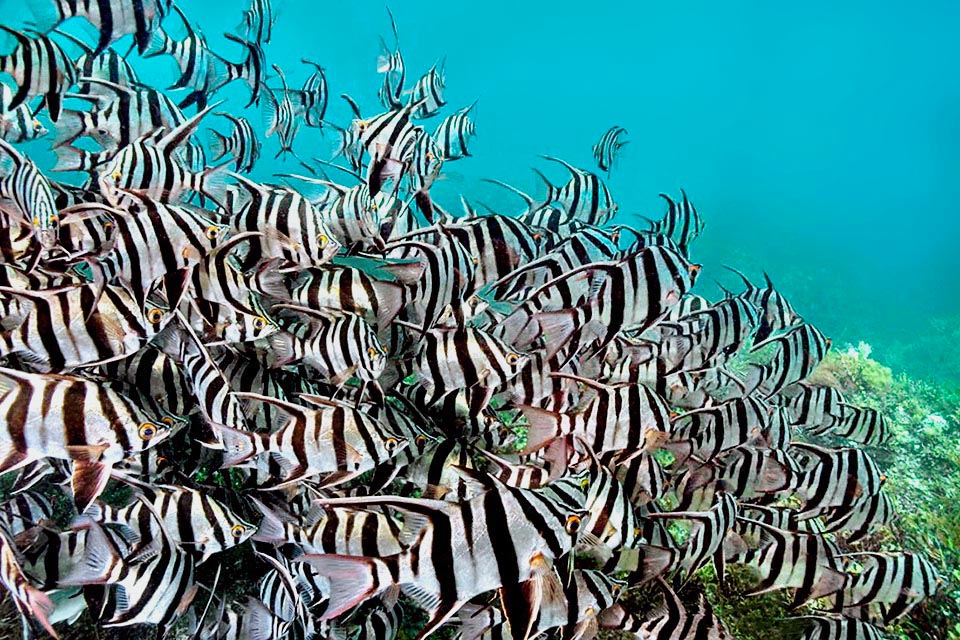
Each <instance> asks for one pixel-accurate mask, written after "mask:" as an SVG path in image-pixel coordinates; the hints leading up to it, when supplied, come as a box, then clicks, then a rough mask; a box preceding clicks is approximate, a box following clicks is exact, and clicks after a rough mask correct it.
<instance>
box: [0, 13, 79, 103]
mask: <svg viewBox="0 0 960 640" xmlns="http://www.w3.org/2000/svg"><path fill="white" fill-rule="evenodd" d="M0 30H2V31H4V32H6V33H8V34H9V35H10V36H12V37H13V39H14V40H15V41H16V43H17V46H16V48H15V49H14V50H13V51H12V52H11V53H9V54H7V55H3V56H0V73H5V74H7V75H9V76H10V77H11V78H13V81H14V83H15V84H16V85H17V91H16V92H15V93H14V94H13V97H12V98H11V99H10V101H9V102H5V103H4V105H3V109H4V110H5V111H12V110H14V109H16V108H17V107H19V106H20V105H22V104H23V103H24V102H25V101H27V100H28V99H29V98H32V97H35V96H42V100H41V103H42V105H43V106H45V107H46V108H47V113H48V114H49V116H50V120H52V121H53V122H56V121H57V120H58V119H59V118H60V110H61V108H62V104H63V97H64V94H65V93H66V91H67V89H69V88H70V87H71V86H73V85H74V84H76V82H77V70H76V67H74V64H73V61H72V60H71V59H70V56H68V55H67V53H66V52H65V51H64V50H63V48H62V47H61V46H60V45H59V44H57V42H56V41H55V40H53V39H52V38H49V37H47V36H45V35H43V34H41V33H37V32H28V33H23V32H20V31H15V30H14V29H11V28H10V27H7V26H4V25H0Z"/></svg>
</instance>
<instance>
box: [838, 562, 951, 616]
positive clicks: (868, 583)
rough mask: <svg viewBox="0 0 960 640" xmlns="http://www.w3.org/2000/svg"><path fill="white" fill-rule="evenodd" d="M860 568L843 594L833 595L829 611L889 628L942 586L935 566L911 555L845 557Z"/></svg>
mask: <svg viewBox="0 0 960 640" xmlns="http://www.w3.org/2000/svg"><path fill="white" fill-rule="evenodd" d="M843 557H844V559H845V560H846V561H854V562H856V563H858V564H859V565H860V572H859V573H857V574H855V575H851V576H850V578H849V579H848V581H847V584H846V586H844V588H843V591H841V592H840V593H838V594H836V595H834V597H833V598H832V600H833V602H832V603H831V607H830V609H829V610H831V611H837V612H840V611H843V612H844V613H845V614H847V615H851V614H852V616H851V617H857V618H861V619H865V620H868V621H871V622H874V621H875V622H877V623H879V624H882V625H888V624H890V623H891V622H893V621H894V620H896V619H897V618H900V617H901V616H904V615H906V614H907V613H909V612H910V611H911V610H912V609H913V608H914V607H915V606H917V605H918V604H919V603H920V602H921V601H922V600H924V599H925V598H928V597H930V596H932V595H934V594H936V592H937V590H938V589H939V587H940V584H941V583H942V582H943V579H942V578H940V576H939V575H938V573H937V570H936V568H935V567H934V566H933V564H932V563H931V562H930V561H929V560H927V559H926V558H924V557H923V556H922V555H920V554H918V553H913V552H909V551H903V552H896V553H884V552H875V553H874V552H863V553H848V554H844V556H843Z"/></svg>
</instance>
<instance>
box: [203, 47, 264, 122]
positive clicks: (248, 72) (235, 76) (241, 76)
mask: <svg viewBox="0 0 960 640" xmlns="http://www.w3.org/2000/svg"><path fill="white" fill-rule="evenodd" d="M223 37H224V38H226V39H227V40H230V41H231V42H235V43H237V44H239V45H240V46H242V47H243V48H244V50H245V52H246V55H245V56H244V58H243V60H241V61H240V62H231V61H229V60H227V59H225V58H221V57H220V56H219V55H217V54H216V53H213V52H212V51H211V52H210V55H212V56H213V57H214V59H215V63H214V64H215V65H216V64H218V63H219V65H220V67H215V75H216V77H218V78H220V79H219V80H218V81H217V83H216V84H215V85H214V86H213V87H212V88H211V89H210V93H211V94H213V93H216V92H217V91H219V90H220V89H222V88H223V87H225V86H227V85H228V84H230V83H231V82H233V81H234V80H243V81H244V82H245V83H246V84H247V86H248V87H250V100H249V101H248V102H247V104H246V105H245V107H244V108H247V109H248V108H250V107H252V106H253V105H255V104H260V93H261V91H262V90H263V87H265V86H266V84H265V83H264V79H265V77H266V73H267V69H266V66H267V62H266V57H265V56H264V53H263V48H262V47H261V46H260V44H261V43H260V42H259V41H251V40H248V39H244V38H239V37H237V36H235V35H233V34H230V33H225V34H223ZM221 67H222V70H221Z"/></svg>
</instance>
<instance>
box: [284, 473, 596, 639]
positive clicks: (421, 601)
mask: <svg viewBox="0 0 960 640" xmlns="http://www.w3.org/2000/svg"><path fill="white" fill-rule="evenodd" d="M487 486H488V489H487V491H485V492H484V493H482V494H480V495H479V496H477V497H475V498H472V499H471V500H469V501H468V502H465V503H462V504H459V505H457V504H451V503H448V502H444V501H437V500H416V499H410V498H400V497H393V496H382V497H365V498H348V499H335V500H323V501H322V503H323V504H325V505H329V506H347V505H354V506H356V507H359V508H368V507H369V506H375V505H385V506H388V507H390V508H391V509H392V510H395V511H399V512H400V513H402V514H404V516H405V524H404V529H403V532H402V533H401V538H400V539H401V541H403V540H405V539H406V540H410V541H412V542H413V543H414V544H413V546H412V547H411V548H410V549H409V550H407V551H405V552H404V553H401V554H398V555H394V556H387V557H385V558H371V557H356V556H342V555H332V554H320V555H312V554H307V555H305V556H301V557H302V558H303V559H304V560H306V561H309V562H310V563H311V564H313V565H314V566H315V567H316V568H317V569H318V570H319V572H320V574H321V575H326V576H327V577H328V578H329V579H330V585H331V589H330V592H331V599H330V606H329V607H328V609H327V610H326V611H325V612H324V614H323V617H324V618H331V617H334V616H337V615H339V614H341V613H343V612H344V611H346V610H348V609H350V608H351V607H353V606H354V605H355V604H356V603H358V602H361V601H363V600H365V599H368V598H370V597H373V596H375V595H377V594H379V593H381V592H383V591H384V590H386V589H388V588H389V587H391V586H392V585H398V586H399V587H400V588H401V589H402V590H403V591H404V592H405V593H407V594H408V595H410V596H411V597H412V598H413V599H414V601H415V602H416V603H417V604H418V605H419V606H420V607H421V608H424V609H426V611H427V614H428V615H429V617H430V619H429V621H428V622H427V623H426V624H425V625H424V627H423V628H422V629H421V630H420V633H419V635H418V636H417V637H418V638H421V639H422V638H425V637H426V636H428V635H430V634H431V633H432V632H433V631H434V630H435V629H437V627H439V626H440V625H442V624H443V623H444V622H446V621H447V620H448V619H449V618H450V617H451V616H453V615H454V614H456V612H457V611H458V610H459V609H460V608H461V607H462V606H463V604H464V603H465V602H466V601H468V600H470V599H471V598H473V597H475V596H477V595H479V594H481V593H484V592H486V591H490V590H493V589H498V588H505V589H508V590H510V591H511V593H516V590H517V589H519V588H520V585H521V583H529V584H531V585H532V584H536V583H538V582H540V581H541V580H543V578H542V577H541V576H543V575H544V574H545V573H546V572H547V570H548V568H549V566H550V564H551V562H552V561H553V560H555V559H557V558H559V557H561V556H563V555H564V554H566V553H568V552H569V551H570V550H572V549H573V547H574V545H575V544H576V542H577V539H578V537H579V532H580V528H581V525H582V514H583V511H582V508H583V501H584V499H585V496H584V487H583V486H582V484H581V480H580V479H579V478H576V477H569V478H563V479H561V480H558V481H556V482H553V483H551V484H550V485H548V486H547V487H545V488H543V489H539V490H526V489H514V488H511V487H507V486H505V485H501V484H499V483H496V482H495V481H492V480H491V481H489V484H488V485H487ZM428 550H429V551H428ZM451 563H456V566H457V567H458V571H456V572H450V571H449V567H450V566H452V565H451ZM530 581H533V582H530ZM507 597H510V596H507ZM512 600H513V599H512V597H511V601H512ZM517 604H518V605H519V606H521V607H522V606H523V603H519V602H518V603H517ZM536 613H537V607H536V606H534V607H533V608H532V610H527V611H526V615H527V618H528V619H532V618H533V617H534V616H535V615H536Z"/></svg>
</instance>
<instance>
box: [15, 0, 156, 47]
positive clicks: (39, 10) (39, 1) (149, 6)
mask: <svg viewBox="0 0 960 640" xmlns="http://www.w3.org/2000/svg"><path fill="white" fill-rule="evenodd" d="M29 4H30V8H31V9H32V10H33V12H34V15H35V16H36V18H37V22H38V23H39V25H40V27H41V28H42V29H51V28H53V27H55V26H57V25H59V24H60V23H62V22H65V21H66V20H69V19H70V18H74V17H82V18H84V19H86V20H87V21H88V22H89V23H90V24H91V25H93V27H94V28H95V29H96V30H97V31H98V32H99V39H98V40H97V46H96V50H95V51H94V54H99V53H100V52H101V51H103V50H105V49H106V48H107V47H108V46H110V44H111V43H113V42H116V41H117V40H119V39H120V38H122V37H123V36H125V35H131V34H132V35H133V39H134V43H135V44H136V46H137V49H138V51H139V52H140V54H143V53H144V52H145V51H146V50H147V47H148V46H149V45H150V36H151V35H152V34H153V32H154V31H155V30H156V29H157V28H159V26H160V22H161V21H162V20H163V18H164V17H165V16H167V15H168V14H169V13H170V9H171V6H172V4H173V2H172V1H171V0H132V1H131V0H126V1H124V0H97V1H96V2H92V1H91V0H82V1H80V2H78V1H77V0H31V2H30V3H29Z"/></svg>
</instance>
